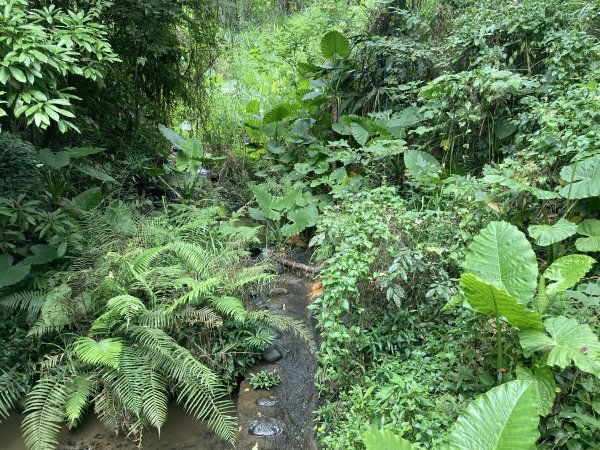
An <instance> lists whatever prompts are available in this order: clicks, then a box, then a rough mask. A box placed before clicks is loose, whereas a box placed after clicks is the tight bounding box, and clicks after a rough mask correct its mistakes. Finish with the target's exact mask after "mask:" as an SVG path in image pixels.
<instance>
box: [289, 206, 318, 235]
mask: <svg viewBox="0 0 600 450" xmlns="http://www.w3.org/2000/svg"><path fill="white" fill-rule="evenodd" d="M287 217H288V219H289V220H291V221H292V223H289V224H286V225H284V226H283V227H281V234H283V235H284V236H287V237H291V236H296V235H298V234H300V233H302V232H303V231H304V230H306V229H307V228H309V227H314V226H315V225H316V223H317V218H318V217H319V212H318V210H317V208H316V206H313V205H310V206H307V207H306V208H299V209H294V210H292V211H290V212H289V213H288V215H287Z"/></svg>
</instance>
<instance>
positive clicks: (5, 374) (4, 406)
mask: <svg viewBox="0 0 600 450" xmlns="http://www.w3.org/2000/svg"><path fill="white" fill-rule="evenodd" d="M28 378H29V377H28V376H27V375H24V374H23V373H22V372H21V371H19V370H17V369H11V370H8V371H4V370H3V371H2V375H0V422H2V420H4V419H6V418H7V417H8V415H9V411H10V410H11V409H12V408H14V406H15V405H16V403H17V401H18V400H19V398H20V397H21V396H22V395H23V394H25V392H27V387H28V386H27V385H28Z"/></svg>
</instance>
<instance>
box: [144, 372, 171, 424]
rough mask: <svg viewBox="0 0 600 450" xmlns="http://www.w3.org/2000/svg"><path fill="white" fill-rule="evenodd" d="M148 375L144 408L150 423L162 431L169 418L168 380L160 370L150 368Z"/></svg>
mask: <svg viewBox="0 0 600 450" xmlns="http://www.w3.org/2000/svg"><path fill="white" fill-rule="evenodd" d="M146 376H147V378H148V383H147V389H146V391H145V392H144V397H143V406H142V410H143V413H144V416H145V417H146V419H147V420H148V422H149V423H150V425H152V426H154V427H156V428H158V430H159V431H160V429H161V428H162V426H163V425H164V423H165V422H166V420H167V408H168V407H169V397H168V395H167V393H168V389H167V381H166V379H165V378H164V376H163V375H162V374H161V373H160V372H158V371H156V370H154V369H150V371H149V372H147V374H146Z"/></svg>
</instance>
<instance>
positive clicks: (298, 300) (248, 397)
mask: <svg viewBox="0 0 600 450" xmlns="http://www.w3.org/2000/svg"><path fill="white" fill-rule="evenodd" d="M283 287H284V288H285V289H286V290H287V291H289V293H288V294H287V295H277V296H269V297H267V298H266V299H263V303H262V304H259V305H257V306H259V307H267V308H268V309H271V310H272V311H273V313H274V314H286V315H289V316H292V317H293V318H295V319H297V320H301V321H303V322H304V323H305V325H306V326H307V327H311V319H310V314H309V312H308V310H307V309H306V307H307V306H308V304H307V299H308V283H307V281H306V280H304V279H301V278H289V282H288V283H287V284H285V285H284V286H283ZM274 347H275V348H276V349H277V351H278V352H280V353H281V355H282V358H281V359H280V360H278V361H276V362H274V363H266V362H264V363H262V364H258V365H256V366H255V367H253V368H251V369H250V371H249V373H248V375H247V376H246V379H245V380H244V381H243V382H242V384H241V385H240V393H239V398H238V402H237V414H238V421H239V431H238V435H237V439H236V448H237V449H239V450H252V449H258V450H271V449H272V450H315V449H316V448H317V445H316V441H315V438H314V431H313V427H314V413H313V412H314V410H315V409H316V406H317V394H316V390H315V386H314V376H315V372H316V369H317V364H316V361H315V357H314V355H313V353H312V351H311V349H310V348H309V345H308V344H307V343H306V342H304V341H302V340H300V339H298V338H297V337H296V336H294V335H293V334H290V333H280V334H279V337H278V338H277V339H276V340H275V342H274ZM262 370H267V371H269V372H271V371H273V370H275V371H276V372H277V373H279V374H280V376H281V384H280V385H279V386H277V387H276V388H274V389H271V390H270V391H267V390H254V389H252V388H251V387H250V384H249V381H250V375H251V374H252V373H257V372H260V371H262ZM257 434H258V435H257Z"/></svg>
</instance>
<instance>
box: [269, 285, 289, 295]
mask: <svg viewBox="0 0 600 450" xmlns="http://www.w3.org/2000/svg"><path fill="white" fill-rule="evenodd" d="M289 293H290V291H288V290H287V289H286V288H282V287H279V288H273V289H271V292H269V297H283V296H284V295H288V294H289Z"/></svg>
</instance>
